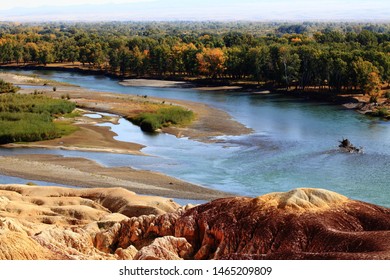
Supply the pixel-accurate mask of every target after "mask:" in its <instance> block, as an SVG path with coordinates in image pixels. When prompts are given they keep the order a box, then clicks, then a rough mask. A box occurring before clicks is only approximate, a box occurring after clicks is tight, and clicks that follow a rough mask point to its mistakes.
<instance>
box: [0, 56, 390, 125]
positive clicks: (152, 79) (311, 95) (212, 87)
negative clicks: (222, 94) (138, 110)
mask: <svg viewBox="0 0 390 280" xmlns="http://www.w3.org/2000/svg"><path fill="white" fill-rule="evenodd" d="M0 69H24V70H55V71H68V72H75V73H82V74H91V75H104V76H107V77H110V78H114V79H118V81H119V83H120V84H121V85H124V86H136V87H157V88H191V89H195V90H200V91H232V92H234V91H245V92H252V93H255V94H264V93H271V92H273V93H278V94H281V95H284V96H293V97H296V98H299V99H306V100H312V101H319V102H329V103H330V104H336V105H342V106H343V107H344V108H346V109H351V110H355V111H356V112H358V113H360V114H367V115H370V116H377V117H381V118H384V119H390V113H387V115H386V114H385V115H381V114H377V111H379V110H385V111H387V112H390V102H389V100H388V98H386V97H385V96H383V93H384V92H385V91H386V90H387V89H388V87H387V88H384V89H383V90H382V96H379V97H378V100H377V102H376V103H372V102H370V96H369V95H368V94H362V93H359V92H343V93H339V94H335V93H333V92H330V91H329V90H324V89H322V90H312V89H308V90H304V91H302V90H294V89H290V90H286V89H282V88H275V87H270V86H269V85H259V84H258V83H257V82H255V81H245V80H242V81H240V80H226V79H218V80H213V79H206V78H184V77H176V76H175V77H160V76H147V77H138V76H131V77H130V76H125V77H124V76H121V75H119V74H117V73H112V72H109V71H106V70H104V69H95V68H91V67H88V66H85V65H83V64H81V63H73V64H70V63H68V64H67V63H52V64H47V65H37V64H28V65H20V64H7V65H1V66H0Z"/></svg>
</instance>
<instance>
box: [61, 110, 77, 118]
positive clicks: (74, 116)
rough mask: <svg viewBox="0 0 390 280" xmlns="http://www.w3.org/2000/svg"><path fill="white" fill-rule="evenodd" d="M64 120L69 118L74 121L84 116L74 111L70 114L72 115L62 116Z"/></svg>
mask: <svg viewBox="0 0 390 280" xmlns="http://www.w3.org/2000/svg"><path fill="white" fill-rule="evenodd" d="M62 116H63V117H64V118H67V119H73V118H77V117H81V116H82V114H81V113H80V112H79V111H77V110H74V111H73V112H70V113H66V114H64V115H62Z"/></svg>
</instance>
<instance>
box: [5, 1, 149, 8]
mask: <svg viewBox="0 0 390 280" xmlns="http://www.w3.org/2000/svg"><path fill="white" fill-rule="evenodd" d="M150 1H154V0H55V1H53V0H0V10H8V9H12V8H20V7H24V8H32V7H41V6H71V5H83V4H95V5H96V4H115V3H116V4H118V3H134V2H150Z"/></svg>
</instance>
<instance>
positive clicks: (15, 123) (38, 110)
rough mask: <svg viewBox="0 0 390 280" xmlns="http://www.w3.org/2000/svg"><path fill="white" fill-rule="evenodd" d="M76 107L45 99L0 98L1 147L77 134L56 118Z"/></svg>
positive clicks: (39, 96)
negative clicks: (8, 144) (55, 119)
mask: <svg viewBox="0 0 390 280" xmlns="http://www.w3.org/2000/svg"><path fill="white" fill-rule="evenodd" d="M74 108H75V104H74V103H71V102H69V101H66V100H58V99H53V98H50V97H47V96H43V95H32V94H31V95H25V94H2V95H0V144H5V143H13V142H33V141H41V140H48V139H54V138H57V137H61V136H62V135H66V134H69V133H71V132H72V131H74V129H75V128H71V125H70V124H69V123H60V122H57V123H54V122H53V119H54V117H55V116H58V115H62V114H67V113H70V112H72V111H73V110H74Z"/></svg>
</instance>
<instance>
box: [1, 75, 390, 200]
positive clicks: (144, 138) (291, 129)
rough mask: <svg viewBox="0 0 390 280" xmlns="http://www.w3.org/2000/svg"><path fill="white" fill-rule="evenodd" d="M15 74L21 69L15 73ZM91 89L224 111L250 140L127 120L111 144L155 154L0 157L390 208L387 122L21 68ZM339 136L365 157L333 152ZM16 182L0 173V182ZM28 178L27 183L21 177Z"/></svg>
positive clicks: (280, 102) (231, 95) (339, 111)
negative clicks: (81, 162)
mask: <svg viewBox="0 0 390 280" xmlns="http://www.w3.org/2000/svg"><path fill="white" fill-rule="evenodd" d="M19 72H20V71H19ZM21 73H22V74H23V73H28V74H31V73H34V74H38V75H40V76H43V77H44V78H47V79H53V80H57V81H62V82H68V83H72V84H75V85H79V86H82V87H85V88H88V89H92V90H99V91H110V92H117V93H123V94H139V95H148V96H157V97H163V98H171V99H182V100H191V101H197V102H202V103H206V104H209V105H210V106H213V107H216V108H219V109H222V110H225V111H227V112H228V113H229V114H230V115H231V116H232V117H233V118H234V119H236V120H237V121H239V122H241V123H243V124H244V125H245V126H247V127H250V128H252V129H253V131H254V132H253V133H252V134H250V135H242V136H224V137H219V140H221V141H220V143H211V144H210V143H200V142H197V141H192V140H188V139H185V138H176V137H174V136H171V135H167V134H158V135H150V134H145V133H143V132H141V131H140V129H139V128H138V127H135V126H133V125H132V124H131V123H129V122H127V121H126V120H121V122H120V125H113V126H112V129H113V130H114V131H115V132H116V133H117V134H118V136H117V139H119V140H123V141H130V142H136V143H140V144H144V145H145V146H147V147H146V148H144V149H143V152H145V153H147V154H150V155H154V157H144V156H132V155H117V154H106V153H90V152H88V153H87V152H76V151H52V150H43V149H13V150H6V149H0V155H5V154H7V155H10V154H18V153H52V154H61V155H64V156H82V157H85V158H89V159H92V160H95V161H97V162H99V163H101V164H104V165H106V166H131V167H133V168H138V169H147V170H154V171H159V172H163V173H166V174H168V175H171V176H174V177H177V178H180V179H183V180H186V181H190V182H193V183H197V184H200V185H202V186H205V187H208V188H214V189H220V190H225V191H229V192H233V193H236V194H239V195H247V196H258V195H262V194H265V193H269V192H275V191H287V190H290V189H292V188H297V187H313V188H326V189H329V190H332V191H336V192H338V193H341V194H343V195H346V196H348V197H350V198H353V199H359V200H364V201H367V202H371V203H375V204H379V205H383V206H387V207H390V183H389V182H390V173H389V172H390V122H386V121H381V120H379V119H372V118H369V117H366V116H363V115H360V114H358V113H356V112H354V111H350V110H346V109H343V108H342V107H339V106H334V105H329V104H326V103H312V102H308V101H304V100H297V99H294V98H288V97H281V96H277V95H273V94H270V95H261V94H256V93H247V92H220V91H219V92H204V91H197V90H194V89H180V88H150V87H124V86H121V85H120V84H118V81H117V80H114V79H110V78H107V77H102V76H92V75H82V74H76V73H69V72H59V71H22V72H21ZM343 137H345V138H348V139H350V140H351V142H352V143H353V144H355V145H356V146H362V147H364V153H363V154H348V153H343V152H340V151H339V150H338V141H339V140H341V139H342V138H343ZM14 181H15V178H11V177H7V176H0V182H1V183H9V182H14ZM24 181H26V180H24Z"/></svg>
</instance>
